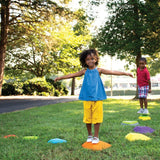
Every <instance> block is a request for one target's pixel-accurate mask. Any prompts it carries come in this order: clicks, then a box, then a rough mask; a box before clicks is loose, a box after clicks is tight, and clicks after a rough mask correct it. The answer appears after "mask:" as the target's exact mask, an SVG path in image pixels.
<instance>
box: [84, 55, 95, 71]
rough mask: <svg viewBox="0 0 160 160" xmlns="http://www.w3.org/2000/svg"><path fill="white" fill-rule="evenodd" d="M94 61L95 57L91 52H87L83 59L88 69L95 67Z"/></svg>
mask: <svg viewBox="0 0 160 160" xmlns="http://www.w3.org/2000/svg"><path fill="white" fill-rule="evenodd" d="M96 62H97V58H96V56H95V55H94V54H93V53H91V54H89V55H88V56H87V57H86V59H85V63H86V65H87V66H88V68H89V69H94V68H95V67H96V65H95V63H96Z"/></svg>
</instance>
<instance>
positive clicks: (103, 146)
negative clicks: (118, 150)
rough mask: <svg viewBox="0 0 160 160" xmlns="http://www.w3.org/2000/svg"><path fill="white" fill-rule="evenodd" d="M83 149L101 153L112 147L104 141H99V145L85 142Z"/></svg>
mask: <svg viewBox="0 0 160 160" xmlns="http://www.w3.org/2000/svg"><path fill="white" fill-rule="evenodd" d="M82 147H83V148H86V149H91V150H96V151H101V150H103V149H106V148H109V147H111V144H109V143H106V142H103V141H99V143H97V144H93V143H92V142H85V143H83V144H82Z"/></svg>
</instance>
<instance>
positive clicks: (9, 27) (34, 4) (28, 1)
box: [0, 0, 69, 96]
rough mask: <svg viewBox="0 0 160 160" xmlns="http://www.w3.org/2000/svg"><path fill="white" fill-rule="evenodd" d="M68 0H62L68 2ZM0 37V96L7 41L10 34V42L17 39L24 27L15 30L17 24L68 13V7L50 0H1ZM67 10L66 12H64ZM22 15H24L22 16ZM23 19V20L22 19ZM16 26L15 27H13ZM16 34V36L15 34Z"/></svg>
mask: <svg viewBox="0 0 160 160" xmlns="http://www.w3.org/2000/svg"><path fill="white" fill-rule="evenodd" d="M68 1H69V0H64V2H66V3H67V2H68ZM0 9H1V12H0V13H1V37H0V96H1V89H2V83H3V75H4V66H5V56H6V48H7V44H8V42H9V41H7V39H8V36H9V35H10V42H12V41H14V42H15V40H16V39H17V40H18V39H19V36H20V35H21V36H23V33H24V32H25V29H23V28H22V30H21V31H16V29H17V24H21V23H29V24H30V25H31V24H32V23H35V22H36V23H39V22H42V21H43V19H46V20H47V18H48V17H49V16H48V15H49V14H50V13H51V12H52V14H54V15H56V14H62V15H64V13H67V12H68V13H67V14H66V15H68V14H69V11H68V9H65V8H64V7H61V6H59V5H57V3H56V2H53V1H51V0H25V1H24V0H15V1H13V0H1V1H0ZM65 11H67V12H65ZM22 17H25V19H24V18H22ZM24 20H25V21H24ZM14 26H16V27H14ZM15 35H17V36H15Z"/></svg>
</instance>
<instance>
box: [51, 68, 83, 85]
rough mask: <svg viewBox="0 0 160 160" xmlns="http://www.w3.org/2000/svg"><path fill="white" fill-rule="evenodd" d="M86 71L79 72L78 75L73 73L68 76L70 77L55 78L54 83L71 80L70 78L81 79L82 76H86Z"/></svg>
mask: <svg viewBox="0 0 160 160" xmlns="http://www.w3.org/2000/svg"><path fill="white" fill-rule="evenodd" d="M85 71H86V70H85V69H83V70H81V71H79V72H76V73H71V74H68V75H65V76H61V77H57V78H55V80H54V81H55V82H56V81H59V80H61V79H69V78H74V77H80V76H82V75H84V74H85Z"/></svg>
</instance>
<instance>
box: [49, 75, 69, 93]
mask: <svg viewBox="0 0 160 160" xmlns="http://www.w3.org/2000/svg"><path fill="white" fill-rule="evenodd" d="M46 81H47V82H49V83H50V84H51V85H53V86H54V88H55V89H56V91H55V94H54V95H55V96H60V95H67V94H68V90H67V88H66V87H65V86H64V85H63V84H62V82H54V80H53V79H50V78H47V79H46Z"/></svg>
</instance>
